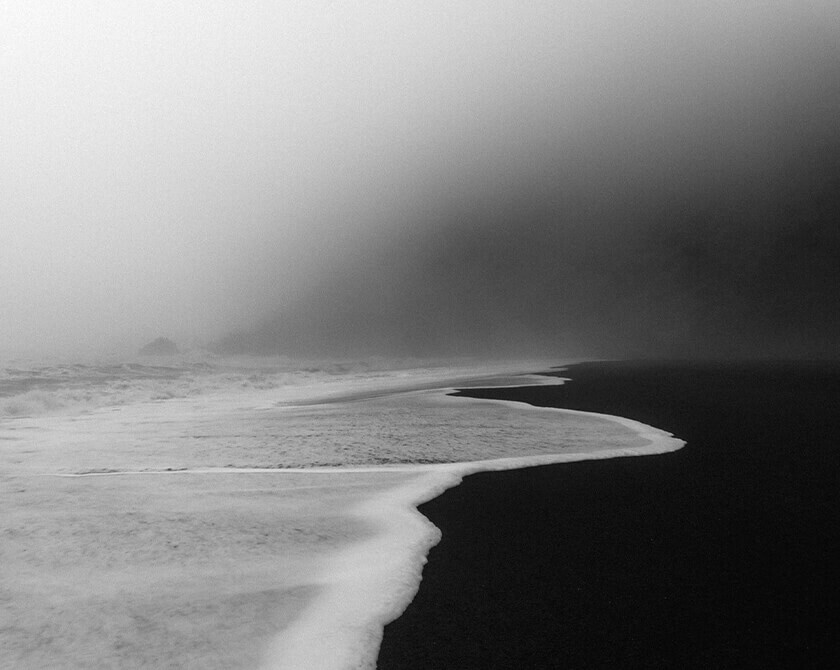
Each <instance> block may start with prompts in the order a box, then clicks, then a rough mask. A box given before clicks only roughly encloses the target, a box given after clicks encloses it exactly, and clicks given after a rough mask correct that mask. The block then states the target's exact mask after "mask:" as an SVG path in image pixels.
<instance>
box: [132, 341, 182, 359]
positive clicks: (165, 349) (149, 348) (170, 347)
mask: <svg viewBox="0 0 840 670" xmlns="http://www.w3.org/2000/svg"><path fill="white" fill-rule="evenodd" d="M138 353H139V354H140V355H141V356H174V355H175V354H177V353H178V346H177V345H176V344H175V343H174V342H173V341H172V340H170V339H168V338H166V337H159V338H157V339H156V340H152V341H151V342H149V343H148V344H147V345H145V346H144V347H142V348H141V349H140V351H139V352H138Z"/></svg>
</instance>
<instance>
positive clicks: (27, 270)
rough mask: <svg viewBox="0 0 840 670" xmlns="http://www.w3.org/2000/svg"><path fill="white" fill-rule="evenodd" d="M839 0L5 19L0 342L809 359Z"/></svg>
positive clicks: (112, 10) (838, 159)
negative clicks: (165, 339)
mask: <svg viewBox="0 0 840 670" xmlns="http://www.w3.org/2000/svg"><path fill="white" fill-rule="evenodd" d="M838 44H840V5H838V4H837V3H836V2H835V1H833V0H832V1H829V0H824V1H820V0H799V1H797V0H778V1H776V2H769V1H768V2H738V3H728V2H727V3H724V2H709V3H694V2H688V1H686V0H670V1H668V0H647V1H645V0H642V1H633V2H630V1H619V0H602V1H600V2H583V1H582V0H568V1H565V2H560V1H555V2H549V1H547V0H545V1H537V2H531V3H517V2H514V1H513V0H499V1H496V2H479V1H478V0H465V1H464V2H457V3H452V2H442V1H438V0H431V1H430V2H423V3H418V2H407V1H396V2H352V1H348V2H342V1H340V0H337V1H331V2H328V1H326V0H323V1H320V2H319V1H304V0H289V1H286V2H283V1H278V2H263V1H257V0H253V1H244V2H239V3H229V2H221V1H220V0H204V1H202V2H198V1H197V0H180V1H177V0H176V1H175V2H162V1H156V0H149V1H147V2H133V1H131V0H112V1H111V2H107V3H102V2H94V1H93V0H79V2H74V3H72V4H67V3H60V2H57V1H50V0H29V1H27V2H24V1H23V0H11V1H10V2H6V3H3V6H2V8H0V118H2V119H3V124H2V126H1V127H0V152H2V156H3V160H2V161H1V162H0V194H2V196H1V197H0V314H2V318H0V350H9V349H28V350H41V351H56V350H61V349H68V348H81V347H91V348H96V347H109V346H117V345H119V346H128V347H137V346H139V345H141V344H143V343H144V342H145V341H146V340H149V339H151V338H153V337H155V336H157V335H161V334H163V335H168V336H170V337H172V338H174V339H176V340H178V341H180V342H191V341H199V342H204V343H210V342H215V341H221V342H222V343H223V345H224V348H225V350H227V351H255V352H261V353H269V352H270V353H290V354H294V353H306V354H319V353H322V354H340V355H356V354H399V355H427V354H435V355H437V354H448V353H454V354H472V353H482V354H485V353H495V354H500V355H502V354H506V353H516V354H530V353H551V354H563V355H607V356H609V355H669V356H670V355H685V356H688V355H702V356H710V355H745V354H753V355H760V356H836V355H837V352H838V342H840V298H838V294H839V293H840V292H838V290H837V288H838V286H840V262H838V260H840V233H839V232H838V226H837V221H840V195H838V194H840V124H838V122H837V119H838V118H840V50H839V49H838V46H837V45H838Z"/></svg>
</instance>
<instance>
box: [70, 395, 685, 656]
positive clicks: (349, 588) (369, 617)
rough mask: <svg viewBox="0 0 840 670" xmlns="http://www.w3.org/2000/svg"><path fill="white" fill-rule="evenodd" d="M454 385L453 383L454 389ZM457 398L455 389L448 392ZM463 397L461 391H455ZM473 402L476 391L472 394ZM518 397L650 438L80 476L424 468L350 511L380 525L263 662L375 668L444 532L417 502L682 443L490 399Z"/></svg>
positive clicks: (331, 562)
mask: <svg viewBox="0 0 840 670" xmlns="http://www.w3.org/2000/svg"><path fill="white" fill-rule="evenodd" d="M450 390H451V389H446V392H448V391H450ZM449 397H451V396H449ZM452 400H453V401H457V400H458V399H457V398H452ZM471 400H472V401H475V399H471ZM483 402H494V403H503V404H506V405H511V406H514V407H516V408H517V409H520V410H521V409H526V408H532V409H535V410H539V411H542V412H545V411H553V412H563V413H566V414H578V415H583V416H588V417H597V418H601V419H605V420H608V421H614V422H617V423H620V424H621V425H623V426H625V427H627V428H629V429H631V430H632V431H634V432H635V433H636V434H638V435H639V436H640V437H642V438H644V439H646V440H647V441H648V444H645V445H644V446H640V447H634V448H622V449H601V450H596V451H579V452H573V453H562V454H546V455H539V456H525V457H514V458H499V459H493V460H486V461H470V462H461V463H438V464H422V465H411V464H406V465H381V466H365V467H332V468H330V467H317V468H314V467H313V468H205V469H191V470H189V469H188V470H158V471H138V472H128V471H122V472H96V473H84V474H75V475H59V476H72V477H95V476H119V475H140V474H142V475H151V474H156V475H163V474H167V475H185V474H213V473H219V474H235V473H241V474H249V473H271V472H276V473H278V474H280V473H291V472H306V473H311V474H316V473H319V472H320V473H329V474H336V473H342V472H346V473H351V472H356V473H358V472H391V473H393V472H395V471H403V472H413V473H416V474H417V475H418V476H417V477H415V478H411V479H410V480H409V481H408V482H407V483H406V484H405V485H403V486H400V487H396V488H389V489H388V490H386V491H383V492H380V493H379V494H377V495H375V496H373V497H371V498H369V499H368V500H366V501H365V502H363V503H361V504H359V505H358V506H356V507H355V508H354V509H351V510H349V512H348V513H349V514H351V515H353V516H356V517H358V518H360V519H363V520H364V521H366V522H367V523H369V524H370V525H371V526H372V527H374V528H376V529H377V530H378V532H375V533H374V534H373V535H372V537H371V538H370V539H368V540H366V541H364V542H359V543H356V544H353V545H352V546H350V547H349V548H347V549H345V550H343V551H341V552H338V553H336V554H333V555H331V556H329V557H326V558H325V559H324V560H323V562H322V564H321V569H320V570H319V571H318V572H319V574H320V576H321V577H320V579H321V584H320V585H321V586H323V588H322V589H321V595H319V596H318V597H317V598H316V599H315V600H314V601H313V602H312V603H311V604H310V605H309V606H308V607H307V608H306V609H305V610H304V611H303V613H302V615H301V616H300V617H299V618H298V619H296V620H295V621H294V622H292V623H291V625H290V626H289V627H287V628H286V629H284V630H283V631H282V632H281V633H279V634H278V635H277V637H276V638H275V639H274V641H273V642H272V643H271V645H270V648H269V649H268V650H267V653H266V655H265V658H264V663H263V665H262V666H261V670H313V669H315V668H317V669H318V670H371V669H373V668H375V667H376V657H377V655H378V653H379V647H380V644H381V642H382V636H383V632H384V628H385V625H386V624H388V623H390V622H391V621H393V620H394V619H396V618H397V617H399V616H400V615H401V614H402V613H403V612H404V611H405V608H406V607H408V605H409V603H410V602H411V601H412V600H413V599H414V596H415V594H416V593H417V590H418V589H419V587H420V581H421V578H422V570H423V566H424V565H425V563H426V560H427V559H426V557H427V555H428V553H429V550H430V549H431V548H432V547H433V546H434V545H435V544H437V543H438V542H439V540H440V537H441V535H440V531H439V530H438V528H437V527H435V526H434V525H433V524H432V523H431V522H430V521H429V520H428V519H426V517H424V516H423V515H422V514H420V512H419V511H418V510H417V507H418V506H419V505H421V504H423V503H424V502H427V501H429V500H431V499H432V498H435V497H437V496H438V495H440V494H441V493H443V492H444V491H446V490H447V489H449V488H451V487H453V486H456V485H457V484H459V483H460V482H461V480H462V479H463V478H464V477H466V476H467V475H470V474H474V473H476V472H482V471H496V470H513V469H518V468H524V467H530V466H537V465H548V464H553V463H569V462H574V461H584V460H594V459H606V458H617V457H623V456H646V455H653V454H662V453H667V452H671V451H676V450H677V449H680V448H681V447H683V446H684V444H685V443H684V442H683V441H682V440H680V439H678V438H675V437H674V436H673V435H672V434H671V433H668V432H665V431H663V430H659V429H658V428H654V427H652V426H648V425H646V424H643V423H639V422H637V421H633V420H631V419H626V418H624V417H618V416H612V415H608V414H597V413H593V412H581V411H577V410H567V409H557V408H542V407H540V408H536V407H533V406H531V405H527V404H523V403H520V402H515V401H507V400H484V401H483Z"/></svg>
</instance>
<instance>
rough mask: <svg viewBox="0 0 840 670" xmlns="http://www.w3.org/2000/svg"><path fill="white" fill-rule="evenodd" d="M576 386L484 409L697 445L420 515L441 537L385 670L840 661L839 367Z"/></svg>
mask: <svg viewBox="0 0 840 670" xmlns="http://www.w3.org/2000/svg"><path fill="white" fill-rule="evenodd" d="M565 375H566V376H569V377H572V379H573V380H574V381H572V382H569V383H567V384H566V385H565V386H562V387H553V386H543V387H530V388H525V389H489V390H476V389H471V390H470V391H469V393H468V395H470V396H476V397H485V398H503V399H507V400H521V401H525V402H530V403H533V404H536V405H546V406H555V407H568V408H572V409H581V410H589V411H595V412H603V413H607V414H617V415H621V416H625V417H629V418H632V419H636V420H638V421H642V422H644V423H648V424H651V425H653V426H656V427H658V428H662V429H665V430H668V431H670V432H673V433H674V434H675V435H676V436H678V437H680V438H683V439H684V440H686V441H687V442H688V445H687V446H686V447H685V448H684V449H682V450H680V451H678V452H675V453H671V454H664V455H660V456H645V457H639V458H622V459H613V460H610V461H591V462H582V463H572V464H564V465H556V466H545V467H538V468H529V469H526V470H516V471H508V472H496V473H482V474H477V475H473V476H471V477H468V478H467V479H466V480H465V481H464V482H463V483H462V484H461V485H460V486H458V487H456V488H454V489H451V490H449V491H447V492H446V493H445V494H443V495H442V496H440V497H439V498H437V499H435V500H432V501H431V502H429V503H427V504H425V505H423V506H422V507H421V508H420V509H421V511H422V512H423V513H424V514H425V515H427V516H428V517H429V518H430V519H431V520H432V522H433V523H435V525H437V526H438V527H439V528H441V530H442V531H443V540H442V541H441V543H440V545H439V546H438V547H436V548H435V549H433V550H432V552H431V554H430V556H429V564H428V565H427V566H426V569H425V571H424V577H423V583H422V585H421V587H420V592H419V594H418V595H417V597H416V598H415V600H414V602H412V604H411V605H410V606H409V608H408V610H407V611H406V612H405V614H404V615H403V616H402V617H400V618H399V619H398V620H397V621H395V622H394V623H392V624H390V625H389V626H387V627H386V629H385V639H384V642H383V645H382V650H381V653H380V657H379V665H378V667H379V668H380V670H390V669H393V670H406V669H409V670H410V669H413V668H424V669H426V670H430V669H431V670H440V669H449V668H453V669H454V668H458V669H467V668H482V669H489V668H511V669H513V668H698V669H699V668H703V669H704V670H706V669H709V668H751V667H760V668H792V667H801V668H806V667H807V668H835V667H840V653H838V644H837V638H838V637H840V636H838V634H837V629H836V624H835V622H836V621H837V620H840V611H838V610H840V586H838V584H839V583H840V577H838V575H840V364H838V363H831V364H828V363H813V364H810V363H809V364H802V363H798V364H781V363H773V364H769V363H767V364H755V363H754V364H732V363H729V364H685V363H669V364H662V363H595V364H583V365H577V366H574V367H572V368H569V370H568V371H567V372H566V373H565ZM465 395H466V393H465Z"/></svg>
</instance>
